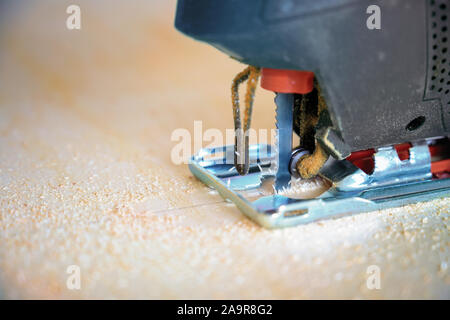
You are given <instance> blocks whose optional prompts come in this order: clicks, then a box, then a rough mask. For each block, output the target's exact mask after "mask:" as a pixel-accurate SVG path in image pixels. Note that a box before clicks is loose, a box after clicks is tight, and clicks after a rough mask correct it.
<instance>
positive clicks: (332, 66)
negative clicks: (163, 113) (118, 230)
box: [175, 0, 450, 228]
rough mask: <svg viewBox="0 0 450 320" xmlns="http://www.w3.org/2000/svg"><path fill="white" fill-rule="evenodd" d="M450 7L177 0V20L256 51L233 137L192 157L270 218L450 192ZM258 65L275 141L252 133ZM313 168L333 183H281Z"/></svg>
mask: <svg viewBox="0 0 450 320" xmlns="http://www.w3.org/2000/svg"><path fill="white" fill-rule="evenodd" d="M372 14H373V15H374V16H372ZM371 19H372V20H371ZM373 19H375V20H377V21H373ZM449 19H450V3H449V2H448V0H417V1H416V0H414V1H412V0H396V1H394V0H370V1H365V0H332V1H330V0H248V1H242V0H228V1H213V0H179V1H178V6H177V13H176V20H175V26H176V28H177V29H178V30H180V31H181V32H183V33H184V34H186V35H188V36H190V37H192V38H195V39H197V40H201V41H204V42H207V43H209V44H211V45H213V46H214V47H216V48H217V49H219V50H221V51H223V52H224V53H226V54H227V55H229V56H230V57H232V58H233V59H236V60H238V61H240V62H242V63H244V64H246V65H248V67H247V68H246V69H245V70H244V71H242V72H241V73H240V74H238V75H237V76H236V77H235V78H234V80H233V84H232V90H231V93H232V106H233V117H234V125H235V130H236V131H235V133H236V139H235V145H234V146H223V147H217V148H209V149H202V150H201V151H200V152H199V153H198V154H196V155H195V156H193V157H192V159H191V161H190V163H189V167H190V170H191V171H192V172H193V174H194V175H195V176H197V177H198V178H199V179H200V180H202V181H203V182H204V183H206V184H207V185H209V186H211V187H213V188H215V189H217V190H218V192H219V193H220V194H221V195H222V196H223V197H224V198H225V199H227V200H229V201H232V202H234V203H235V204H236V205H237V206H238V208H239V209H240V210H241V211H242V212H243V213H244V214H246V215H247V216H248V217H249V218H251V219H252V220H254V221H256V222H258V223H260V224H261V225H263V226H265V227H268V228H275V227H286V226H293V225H296V224H301V223H307V222H311V221H316V220H319V219H323V218H329V217H334V216H336V215H343V214H351V213H360V212H367V211H371V210H377V209H383V208H388V207H394V206H401V205H405V204H410V203H414V202H418V201H426V200H430V199H433V198H437V197H448V196H450V140H449V135H450V93H449V91H450V54H449V51H448V49H450V46H449V39H448V37H449V35H450V33H449V31H448V29H449V27H450V25H449ZM259 78H260V79H261V81H260V84H261V87H262V88H264V89H267V90H270V91H273V92H274V93H275V95H276V96H275V105H276V127H277V130H276V131H277V140H276V143H275V145H262V144H256V145H249V138H248V130H249V129H250V122H251V121H250V119H251V112H252V107H253V96H254V94H255V89H256V86H257V83H258V80H259ZM245 81H247V93H246V97H245V111H244V116H243V121H242V120H241V111H240V106H239V101H240V100H239V93H238V87H239V85H240V84H242V83H243V82H245ZM294 132H295V134H296V135H297V136H298V137H299V141H300V142H299V145H298V146H293V133H294ZM230 159H232V161H231V162H230V161H229V160H230ZM314 177H320V178H319V179H322V180H323V181H325V182H326V183H327V184H328V190H327V191H325V192H323V193H322V194H321V195H319V196H317V197H315V198H310V199H296V198H293V197H289V196H286V195H283V193H282V192H281V191H283V190H286V189H288V188H289V187H290V184H291V181H292V179H293V178H295V179H313V178H314ZM267 183H270V184H271V185H272V186H273V189H274V190H273V192H271V193H268V192H267V188H266V189H264V188H263V185H265V184H267Z"/></svg>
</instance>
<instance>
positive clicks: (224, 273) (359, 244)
mask: <svg viewBox="0 0 450 320" xmlns="http://www.w3.org/2000/svg"><path fill="white" fill-rule="evenodd" d="M43 3H44V4H45V5H44V4H43ZM137 3H138V4H139V5H137V6H136V7H133V6H129V5H128V4H127V3H123V4H119V3H114V5H110V6H106V7H105V6H102V5H99V4H97V2H92V1H80V3H79V4H80V6H81V7H82V8H83V10H84V11H83V12H84V14H85V16H86V17H87V18H88V20H87V21H86V23H87V24H86V30H89V32H84V31H83V32H84V33H81V34H78V36H76V35H73V34H72V35H71V36H69V34H68V33H67V31H66V30H64V29H61V30H60V29H58V24H59V23H60V22H61V21H62V20H61V17H60V15H59V14H60V13H61V12H65V10H64V9H65V8H63V7H62V5H61V4H60V3H56V2H54V1H48V2H43V1H39V2H36V3H34V4H32V3H30V4H29V7H28V10H26V11H25V12H23V11H19V12H20V16H17V17H15V18H14V19H13V21H15V22H14V24H13V25H10V26H9V28H8V33H10V36H9V37H10V39H12V40H11V42H8V45H5V46H2V51H1V52H0V55H1V58H0V68H1V71H2V72H0V82H1V83H2V86H1V88H0V104H1V108H0V149H1V150H2V152H1V153H0V285H1V289H0V291H1V294H0V296H2V297H5V298H193V299H195V298H236V299H238V298H255V299H257V298H355V299H357V298H446V299H448V298H450V293H449V287H450V275H449V274H448V263H449V250H448V249H449V241H450V239H449V229H450V227H449V223H448V222H449V221H448V219H449V217H448V216H449V212H450V201H449V199H437V200H434V201H431V202H427V203H420V204H417V205H412V206H408V207H401V208H396V209H392V210H384V211H376V212H371V213H367V214H361V215H356V216H351V217H344V218H342V219H336V220H327V221H323V222H319V223H314V224H309V225H304V226H299V227H296V228H292V229H286V230H274V231H269V230H265V229H262V228H260V227H258V226H256V225H255V224H253V223H252V222H250V221H249V220H248V219H246V218H245V217H243V215H242V214H241V213H240V212H239V211H238V210H237V209H236V208H235V207H234V206H233V205H231V204H227V203H224V202H223V201H222V200H221V198H220V197H219V196H218V195H215V194H212V193H209V191H208V189H207V188H206V187H204V186H203V184H202V183H200V182H198V181H196V180H195V179H194V178H192V176H191V174H190V173H189V171H188V170H187V168H186V167H185V166H175V165H173V164H171V163H170V157H169V154H170V152H169V151H170V147H171V145H170V143H169V142H168V137H170V132H171V130H172V129H173V128H174V127H177V126H178V127H186V126H188V124H186V123H187V122H188V123H192V121H193V120H194V119H203V120H204V121H205V123H206V124H207V125H210V126H213V125H214V124H216V125H217V126H219V128H225V127H227V126H229V125H230V124H231V123H230V122H227V120H228V119H229V118H230V117H229V106H228V104H229V101H228V99H227V94H226V86H227V83H228V80H229V76H230V74H233V73H234V71H237V70H238V69H239V68H240V65H239V64H237V63H233V62H232V61H229V60H228V59H227V57H224V56H223V55H221V54H220V53H218V52H217V53H216V51H215V50H213V49H210V48H208V47H206V46H199V45H198V44H197V43H191V41H190V40H188V39H186V41H184V40H183V39H184V38H183V36H181V35H178V34H177V33H176V31H174V30H173V29H172V28H173V26H172V18H173V11H172V10H173V9H174V3H173V2H172V3H171V8H169V9H170V10H167V11H155V10H154V9H155V7H153V5H152V4H150V2H148V1H142V2H137ZM136 8H139V10H137V9H136ZM118 12H120V15H119V14H118ZM152 12H157V14H156V13H155V16H152V17H149V14H151V13H152ZM162 12H164V14H162ZM44 16H45V17H48V18H47V19H42V17H44ZM111 16H114V17H117V19H111ZM89 17H95V19H92V20H90V19H89ZM159 19H161V20H159ZM130 21H133V23H130ZM149 21H151V24H150V25H149V23H150V22H149ZM0 30H5V29H4V28H2V29H0ZM55 30H56V31H55ZM58 30H60V31H58ZM144 30H145V31H144ZM55 33H56V34H55ZM111 33H112V34H115V36H114V37H111V38H108V37H105V34H111ZM55 38H56V39H58V41H56V40H55ZM25 39H27V41H29V42H27V41H25ZM36 48H39V50H37V49H36ZM68 48H69V49H70V50H69V49H68ZM154 48H158V50H156V51H154ZM169 52H170V54H171V56H170V57H169V54H168V53H169ZM19 53H20V54H19ZM152 54H153V57H154V59H151V57H152ZM97 56H98V57H102V60H103V61H102V63H101V64H96V62H97V60H96V58H94V57H97ZM166 56H167V57H166ZM58 57H60V58H58ZM130 57H132V58H130ZM206 60H207V61H208V64H206V63H203V64H202V63H201V62H204V61H206ZM148 61H158V63H157V64H155V63H154V62H152V63H151V64H150V62H148ZM186 61H192V63H189V64H186ZM94 62H95V63H94ZM209 62H210V63H211V65H212V66H214V67H215V68H217V73H216V74H214V77H212V76H211V72H210V70H209V68H210V67H209ZM146 63H147V64H148V65H146ZM198 65H203V66H205V69H204V70H203V69H201V68H198ZM33 66H37V67H38V68H34V67H33ZM180 70H183V72H181V71H180ZM69 75H70V76H69ZM111 75H114V76H111ZM206 78H207V79H208V82H209V83H208V84H207V87H206V88H207V89H208V90H200V89H199V88H200V87H201V86H202V85H205V84H204V82H205V81H204V79H206ZM49 79H60V80H58V81H64V83H65V85H64V86H59V85H56V87H55V86H54V85H55V82H52V81H49ZM174 88H176V89H177V90H175V91H176V93H174ZM202 88H204V87H202ZM58 90H62V91H64V92H62V93H61V92H60V91H58ZM197 90H198V91H201V92H200V93H197ZM193 92H195V94H193ZM261 92H263V91H261ZM66 93H68V94H70V97H72V99H65V98H64V97H67V96H65V94H66ZM205 96H206V98H205V99H206V100H201V99H203V98H201V97H205ZM217 97H221V98H220V99H219V98H217ZM266 98H267V99H264V96H261V99H260V97H258V101H262V105H261V108H256V109H255V112H260V114H259V116H258V117H255V120H257V119H258V120H257V121H260V122H259V123H256V124H255V126H256V127H257V126H258V125H260V126H263V127H269V126H270V125H271V124H272V123H273V115H272V114H270V112H269V111H268V110H272V108H273V106H272V101H273V97H272V96H271V95H268V96H267V97H266ZM264 101H267V107H265V104H264ZM161 106H164V108H161ZM205 106H208V107H205ZM212 106H214V108H213V107H212ZM216 106H217V108H216ZM161 109H164V112H162V111H161ZM258 110H259V111H258ZM173 114H176V115H177V116H176V117H174V116H173ZM205 126H206V125H205ZM305 188H306V186H305ZM74 264H75V265H78V266H80V269H81V290H69V289H68V288H67V286H66V281H67V277H68V274H67V273H66V270H67V267H68V266H69V265H74ZM370 265H377V266H379V267H380V270H381V286H382V287H381V289H380V290H369V289H368V288H367V286H366V280H367V276H368V275H367V268H368V266H370Z"/></svg>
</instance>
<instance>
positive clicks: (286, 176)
mask: <svg viewBox="0 0 450 320" xmlns="http://www.w3.org/2000/svg"><path fill="white" fill-rule="evenodd" d="M275 104H276V106H277V108H276V118H275V119H276V126H277V136H276V148H277V151H278V152H277V172H276V175H275V189H276V190H277V191H278V190H281V189H283V188H287V187H288V186H289V182H290V181H291V174H290V172H289V161H290V158H291V153H292V128H293V117H294V116H293V113H294V94H292V93H277V95H276V97H275Z"/></svg>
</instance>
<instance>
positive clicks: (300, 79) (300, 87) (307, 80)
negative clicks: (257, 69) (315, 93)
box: [261, 68, 314, 94]
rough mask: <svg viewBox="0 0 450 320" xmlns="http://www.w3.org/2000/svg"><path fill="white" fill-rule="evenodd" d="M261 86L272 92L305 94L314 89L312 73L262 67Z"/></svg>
mask: <svg viewBox="0 0 450 320" xmlns="http://www.w3.org/2000/svg"><path fill="white" fill-rule="evenodd" d="M261 87H262V88H264V89H266V90H270V91H273V92H280V93H299V94H306V93H309V92H311V91H312V90H313V89H314V73H313V72H311V71H297V70H283V69H270V68H262V72H261Z"/></svg>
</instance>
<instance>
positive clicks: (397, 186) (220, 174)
mask: <svg viewBox="0 0 450 320" xmlns="http://www.w3.org/2000/svg"><path fill="white" fill-rule="evenodd" d="M249 157H250V169H249V174H247V175H246V176H240V175H239V174H238V173H237V171H236V169H235V168H234V166H233V162H234V146H224V147H217V148H208V149H202V150H201V151H200V152H199V153H198V154H197V155H195V156H194V157H192V158H191V160H190V162H189V169H190V170H191V172H192V173H193V174H194V175H195V176H196V177H197V178H198V179H200V180H201V181H203V182H204V183H205V184H206V185H208V186H210V187H212V188H214V189H216V190H217V191H218V192H219V194H220V195H221V196H222V197H223V198H224V199H226V200H228V201H231V202H233V203H234V204H235V205H236V206H237V207H238V208H239V209H240V210H241V211H242V212H243V213H244V214H245V215H246V216H247V217H249V218H250V219H252V220H253V221H255V222H257V223H258V224H260V225H262V226H263V227H266V228H282V227H292V226H295V225H298V224H304V223H309V222H314V221H317V220H320V219H325V218H331V217H336V216H341V215H346V214H356V213H362V212H368V211H373V210H380V209H385V208H390V207H398V206H403V205H407V204H411V203H416V202H420V201H428V200H431V199H434V198H438V197H449V196H450V179H440V180H433V179H432V178H431V174H430V169H429V166H430V163H431V161H430V155H429V152H428V148H427V147H426V144H425V143H421V144H415V145H413V147H412V148H411V149H410V159H408V160H404V161H402V160H400V159H399V158H398V155H397V153H396V151H395V150H394V148H391V147H388V148H380V149H378V151H377V153H376V155H375V163H376V164H375V170H374V172H373V173H372V174H371V175H367V174H366V173H364V172H363V171H361V170H360V169H358V168H357V167H355V166H354V165H353V164H351V163H350V162H349V161H347V160H334V159H331V158H330V159H329V161H328V162H327V163H326V164H325V166H324V168H323V169H322V170H321V173H320V174H321V175H322V176H323V177H325V178H326V179H328V180H330V181H331V183H332V186H331V188H330V189H329V190H328V191H327V192H325V193H323V194H322V195H320V196H319V197H317V198H314V199H308V200H299V199H292V198H289V197H286V196H282V195H279V194H276V192H275V191H274V192H273V193H272V194H270V195H267V192H266V191H262V190H261V186H262V184H263V182H270V179H273V176H274V170H273V166H274V163H275V162H276V154H275V152H273V148H272V147H271V146H269V145H263V144H259V145H251V146H250V152H249ZM249 191H251V195H250V196H249V194H248V192H249ZM255 198H256V199H255Z"/></svg>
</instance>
